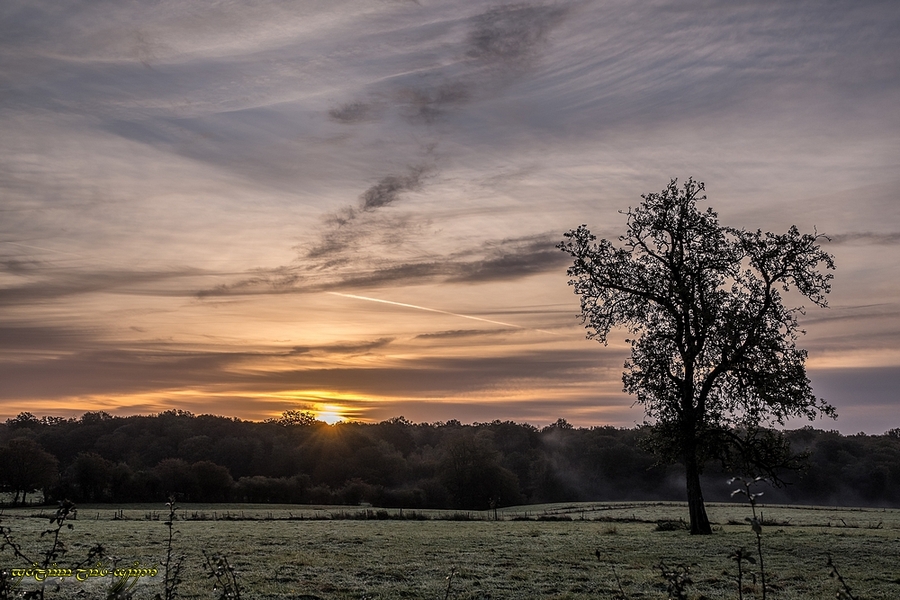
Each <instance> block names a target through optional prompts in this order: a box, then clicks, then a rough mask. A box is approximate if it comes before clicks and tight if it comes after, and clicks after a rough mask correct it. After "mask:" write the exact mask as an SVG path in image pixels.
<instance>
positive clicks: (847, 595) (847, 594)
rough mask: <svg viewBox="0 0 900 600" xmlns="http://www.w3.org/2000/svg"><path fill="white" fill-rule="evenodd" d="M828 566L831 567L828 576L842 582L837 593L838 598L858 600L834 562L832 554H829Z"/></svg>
mask: <svg viewBox="0 0 900 600" xmlns="http://www.w3.org/2000/svg"><path fill="white" fill-rule="evenodd" d="M828 568H829V569H830V571H829V573H828V576H829V577H833V578H835V579H837V580H838V583H840V584H841V589H840V590H839V591H838V593H837V598H838V600H857V598H856V596H854V595H853V592H852V591H851V590H850V586H849V585H847V582H846V581H844V578H843V576H841V574H840V573H839V572H838V570H837V567H836V566H835V565H834V562H832V560H831V555H830V554H829V555H828Z"/></svg>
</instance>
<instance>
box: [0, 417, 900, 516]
mask: <svg viewBox="0 0 900 600" xmlns="http://www.w3.org/2000/svg"><path fill="white" fill-rule="evenodd" d="M645 435H647V432H645V430H644V428H634V429H616V428H613V427H593V428H590V429H584V428H573V427H572V426H570V425H569V424H568V423H566V422H565V421H563V420H560V421H557V422H556V423H555V424H553V425H550V426H548V427H544V428H543V429H538V428H535V427H533V426H531V425H527V424H519V423H513V422H508V421H507V422H500V421H494V422H491V423H476V424H474V425H462V424H460V423H459V422H457V421H449V422H446V423H433V424H428V423H418V424H417V423H411V422H409V421H407V420H405V419H403V418H402V417H399V418H395V419H391V420H388V421H384V422H381V423H377V424H361V423H340V424H337V425H327V424H325V423H321V422H318V421H315V419H314V418H313V417H312V415H310V414H308V413H299V412H293V411H289V412H287V413H285V414H284V415H283V416H282V417H281V418H279V419H274V420H270V421H268V422H263V423H258V422H251V421H241V420H238V419H234V418H226V417H219V416H212V415H200V416H195V415H192V414H190V413H187V412H183V411H167V412H164V413H161V414H158V415H155V416H131V417H113V416H110V415H109V414H106V413H103V412H89V413H85V414H84V415H82V417H81V418H79V419H63V418H55V417H44V418H42V419H38V418H36V417H34V416H32V415H30V414H28V413H23V414H21V415H19V416H18V417H16V418H15V419H9V420H7V422H6V424H5V425H0V486H2V491H5V492H8V493H9V494H10V500H12V501H13V502H14V503H23V502H25V501H28V500H30V499H33V498H34V496H28V495H27V494H31V493H32V492H33V491H34V490H41V491H42V492H43V497H44V499H45V501H47V502H56V501H59V500H63V499H69V500H72V501H74V502H79V503H82V502H114V503H123V502H165V501H166V499H167V498H168V497H169V495H170V494H175V495H176V497H177V498H178V499H179V501H182V502H256V503H301V504H302V503H313V504H349V505H358V504H360V503H370V504H372V505H374V506H379V507H387V508H390V507H394V508H399V507H403V508H408V509H416V508H451V509H466V510H469V509H474V510H483V509H489V508H491V507H492V506H511V505H517V504H526V503H539V502H569V501H614V500H632V501H634V500H680V499H683V497H684V491H683V488H684V477H683V470H682V467H681V466H680V465H678V464H672V465H660V464H657V462H656V458H655V457H654V456H653V455H651V454H650V453H649V452H647V451H645V450H644V449H642V439H643V438H644V437H645ZM784 435H785V437H786V438H787V440H788V441H789V442H790V444H791V447H792V450H793V451H795V452H806V453H808V459H807V460H806V465H807V466H806V469H805V471H804V472H802V473H798V474H790V473H788V474H787V475H786V476H787V477H788V478H789V479H790V480H791V481H792V485H788V486H786V487H783V488H780V489H771V490H768V491H767V492H766V501H767V502H771V503H774V502H777V503H797V504H820V505H821V504H827V505H844V506H900V430H898V429H894V430H891V431H890V432H888V433H886V434H884V435H865V434H858V435H851V436H844V435H841V434H839V433H837V432H834V431H821V430H816V429H812V428H809V427H806V428H803V429H798V430H794V431H786V432H784ZM733 474H734V473H731V472H722V471H720V470H719V469H718V467H717V466H716V465H715V464H713V463H711V464H710V465H709V467H708V468H707V471H706V472H705V474H704V477H705V478H706V479H707V480H708V481H709V482H710V484H711V485H707V486H706V489H707V490H708V493H707V500H710V501H717V500H728V499H729V494H730V490H729V489H728V488H727V486H723V485H721V482H723V481H725V480H727V479H728V478H729V477H730V476H731V475H733Z"/></svg>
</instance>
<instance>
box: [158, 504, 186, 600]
mask: <svg viewBox="0 0 900 600" xmlns="http://www.w3.org/2000/svg"><path fill="white" fill-rule="evenodd" d="M166 506H167V507H168V509H169V518H168V519H167V520H166V522H165V525H166V527H168V528H169V536H168V539H167V540H166V563H165V580H164V581H163V585H164V593H165V599H164V600H175V599H176V598H177V597H178V584H180V583H181V563H182V560H183V558H184V557H183V556H179V557H177V558H176V557H174V556H173V548H172V542H173V540H174V538H175V534H176V533H177V532H176V531H175V529H174V527H175V511H176V510H178V507H177V506H175V497H174V496H170V497H169V501H168V502H167V503H166Z"/></svg>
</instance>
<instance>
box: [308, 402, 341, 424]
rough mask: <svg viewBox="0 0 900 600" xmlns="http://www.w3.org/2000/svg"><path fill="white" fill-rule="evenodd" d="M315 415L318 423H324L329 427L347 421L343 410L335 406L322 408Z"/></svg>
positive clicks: (328, 405)
mask: <svg viewBox="0 0 900 600" xmlns="http://www.w3.org/2000/svg"><path fill="white" fill-rule="evenodd" d="M315 413H316V420H317V421H323V422H325V423H328V424H329V425H334V424H335V423H340V422H341V421H344V420H345V419H346V416H345V415H343V414H342V409H341V408H340V407H338V406H334V405H333V404H325V405H323V406H322V407H321V408H317V409H316V411H315Z"/></svg>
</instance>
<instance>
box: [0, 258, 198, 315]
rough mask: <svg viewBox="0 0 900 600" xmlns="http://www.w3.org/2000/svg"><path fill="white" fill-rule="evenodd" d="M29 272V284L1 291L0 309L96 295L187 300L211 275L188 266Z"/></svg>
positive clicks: (56, 269) (16, 266)
mask: <svg viewBox="0 0 900 600" xmlns="http://www.w3.org/2000/svg"><path fill="white" fill-rule="evenodd" d="M21 267H22V265H21V264H18V263H16V264H14V265H13V268H12V269H9V271H10V272H16V270H17V269H21ZM28 272H29V275H30V277H29V278H28V279H29V281H27V282H25V283H20V284H13V285H7V286H5V287H3V288H0V306H23V305H27V304H29V303H35V302H50V301H53V300H58V299H62V298H66V297H68V296H73V295H78V294H89V293H95V292H113V293H117V294H135V295H149V296H185V297H190V296H192V295H194V294H195V293H196V292H195V290H196V287H195V286H196V285H197V283H196V280H197V279H198V278H200V277H202V276H207V275H210V272H209V271H206V270H202V269H196V268H189V267H184V268H173V269H171V270H168V271H128V270H124V269H110V270H108V271H95V270H87V269H60V268H58V267H53V268H50V267H48V268H44V269H36V268H34V267H33V266H29V270H28ZM188 282H190V283H188Z"/></svg>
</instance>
